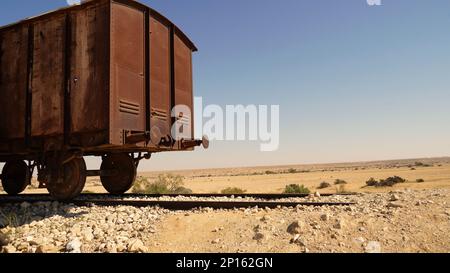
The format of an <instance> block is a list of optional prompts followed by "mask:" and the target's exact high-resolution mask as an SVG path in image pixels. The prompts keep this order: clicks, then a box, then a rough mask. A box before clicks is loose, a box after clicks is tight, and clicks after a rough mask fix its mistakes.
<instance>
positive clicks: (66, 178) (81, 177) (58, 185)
mask: <svg viewBox="0 0 450 273" xmlns="http://www.w3.org/2000/svg"><path fill="white" fill-rule="evenodd" d="M48 182H49V183H48V185H47V190H48V192H49V193H50V195H51V196H52V197H53V198H55V199H56V200H62V201H63V200H70V199H73V198H75V197H77V196H78V195H79V194H80V193H81V192H82V191H83V188H84V185H85V184H86V162H85V161H84V159H83V158H74V159H72V160H70V161H69V162H67V163H66V164H64V165H63V168H62V173H61V179H59V178H58V176H57V175H54V174H53V175H51V176H50V179H49V181H48Z"/></svg>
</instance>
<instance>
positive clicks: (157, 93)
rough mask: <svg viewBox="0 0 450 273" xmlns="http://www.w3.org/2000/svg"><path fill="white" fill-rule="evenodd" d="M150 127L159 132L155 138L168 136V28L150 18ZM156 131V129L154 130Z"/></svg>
mask: <svg viewBox="0 0 450 273" xmlns="http://www.w3.org/2000/svg"><path fill="white" fill-rule="evenodd" d="M150 22H151V23H150V32H151V35H150V36H151V38H150V49H149V50H150V63H151V64H150V67H151V69H150V90H151V92H150V107H151V109H150V115H151V120H150V125H151V128H153V127H156V128H158V130H159V136H156V138H157V140H155V142H159V141H160V140H161V138H162V137H165V136H168V135H170V130H171V124H172V123H171V116H170V108H171V97H170V96H171V94H170V70H171V69H170V58H171V56H170V26H168V25H166V24H164V23H163V22H161V21H160V20H158V19H157V18H154V17H151V18H150ZM154 130H156V129H154Z"/></svg>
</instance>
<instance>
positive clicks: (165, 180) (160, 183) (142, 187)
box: [132, 174, 192, 194]
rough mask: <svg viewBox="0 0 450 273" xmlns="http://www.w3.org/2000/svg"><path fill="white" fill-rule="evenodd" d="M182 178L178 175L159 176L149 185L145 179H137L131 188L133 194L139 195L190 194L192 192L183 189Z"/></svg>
mask: <svg viewBox="0 0 450 273" xmlns="http://www.w3.org/2000/svg"><path fill="white" fill-rule="evenodd" d="M183 185H184V183H183V177H182V176H179V175H172V174H167V175H159V176H158V178H157V179H156V181H155V182H153V183H150V182H149V181H148V179H147V178H145V177H142V176H140V177H138V178H137V179H136V182H135V183H134V186H133V190H132V191H133V193H141V194H190V193H192V190H190V189H187V188H185V187H183Z"/></svg>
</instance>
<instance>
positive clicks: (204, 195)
mask: <svg viewBox="0 0 450 273" xmlns="http://www.w3.org/2000/svg"><path fill="white" fill-rule="evenodd" d="M352 195H355V193H344V194H321V196H322V197H331V196H352ZM309 196H310V194H284V193H275V194H272V193H250V194H247V193H243V194H221V193H219V194H217V193H213V194H211V193H192V194H134V193H129V194H121V195H114V194H107V193H85V194H81V195H80V196H79V197H78V198H77V199H80V198H104V197H105V198H107V197H111V198H163V197H170V198H176V197H186V198H190V197H192V198H254V199H264V200H277V199H285V198H306V197H309ZM3 197H5V198H12V197H11V196H8V195H2V194H0V198H3ZM19 197H24V198H41V199H45V200H48V199H51V197H50V195H48V194H21V195H18V196H13V198H19Z"/></svg>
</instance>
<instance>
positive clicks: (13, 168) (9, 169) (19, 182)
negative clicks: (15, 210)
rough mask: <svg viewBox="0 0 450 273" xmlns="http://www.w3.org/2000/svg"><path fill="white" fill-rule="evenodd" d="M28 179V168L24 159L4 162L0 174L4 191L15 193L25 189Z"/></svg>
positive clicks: (28, 182) (29, 177)
mask: <svg viewBox="0 0 450 273" xmlns="http://www.w3.org/2000/svg"><path fill="white" fill-rule="evenodd" d="M30 181H31V175H30V169H29V168H28V165H27V164H26V163H25V162H24V161H22V160H15V161H8V162H6V164H5V166H4V167H3V174H2V186H3V189H4V190H5V192H6V193H8V194H9V195H17V194H19V193H21V192H23V191H24V190H25V189H26V187H27V186H28V185H29V184H30Z"/></svg>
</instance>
